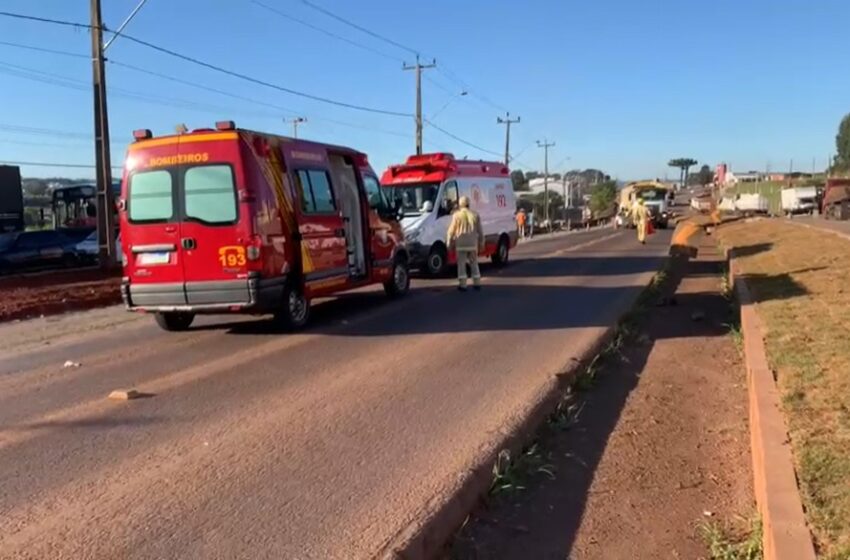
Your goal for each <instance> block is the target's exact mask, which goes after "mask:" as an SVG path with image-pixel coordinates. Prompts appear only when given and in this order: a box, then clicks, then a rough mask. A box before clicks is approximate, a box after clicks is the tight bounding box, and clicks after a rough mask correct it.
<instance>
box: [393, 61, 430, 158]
mask: <svg viewBox="0 0 850 560" xmlns="http://www.w3.org/2000/svg"><path fill="white" fill-rule="evenodd" d="M436 66H437V61H436V60H433V61H432V62H431V64H420V63H419V55H416V64H411V65H408V64H404V65H403V66H402V67H401V69H402V70H415V71H416V155H421V154H422V71H423V70H427V69H429V68H435V67H436Z"/></svg>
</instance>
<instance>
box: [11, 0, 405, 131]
mask: <svg viewBox="0 0 850 560" xmlns="http://www.w3.org/2000/svg"><path fill="white" fill-rule="evenodd" d="M305 1H306V0H305ZM0 16H6V17H11V18H17V19H23V20H29V21H38V22H42V23H52V24H56V25H65V26H71V27H79V28H86V29H91V28H92V26H91V25H87V24H80V23H75V22H70V21H63V20H56V19H50V18H41V17H35V16H27V15H23V14H15V13H11V12H5V11H0ZM122 37H124V39H125V40H127V41H131V42H133V43H136V44H137V45H142V46H144V47H147V48H149V49H151V50H155V51H157V52H160V53H162V54H167V55H169V56H171V57H174V58H178V59H180V60H183V61H185V62H190V63H192V64H195V65H198V66H202V67H204V68H207V69H209V70H213V71H215V72H219V73H221V74H225V75H228V76H232V77H234V78H239V79H241V80H245V81H247V82H251V83H254V84H257V85H261V86H264V87H268V88H271V89H275V90H278V91H282V92H285V93H289V94H291V95H296V96H299V97H304V98H306V99H312V100H313V101H319V102H321V103H327V104H329V105H336V106H338V107H345V108H347V109H353V110H357V111H365V112H368V113H377V114H382V115H390V116H394V117H411V116H412V115H411V114H410V113H402V112H400V111H390V110H386V109H377V108H374V107H366V106H363V105H357V104H354V103H347V102H345V101H338V100H336V99H331V98H328V97H323V96H320V95H314V94H311V93H306V92H303V91H298V90H295V89H292V88H288V87H285V86H281V85H278V84H273V83H271V82H267V81H265V80H261V79H259V78H254V77H252V76H248V75H247V74H242V73H240V72H236V71H233V70H228V69H226V68H223V67H221V66H216V65H215V64H211V63H209V62H205V61H203V60H200V59H198V58H194V57H191V56H188V55H185V54H181V53H179V52H176V51H173V50H171V49H167V48H165V47H161V46H159V45H156V44H154V43H151V42H149V41H145V40H143V39H139V38H137V37H133V36H131V35H127V34H124V35H122Z"/></svg>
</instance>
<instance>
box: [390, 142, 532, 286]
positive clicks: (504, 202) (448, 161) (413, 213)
mask: <svg viewBox="0 0 850 560" xmlns="http://www.w3.org/2000/svg"><path fill="white" fill-rule="evenodd" d="M381 187H382V188H383V189H384V193H385V194H386V195H387V197H388V198H390V199H391V200H393V201H394V202H395V204H394V205H395V206H397V207H399V208H400V209H401V210H402V211H403V212H404V217H403V218H402V221H401V225H402V230H403V231H404V237H405V241H406V242H407V250H408V254H409V255H410V262H411V266H412V267H418V268H423V269H425V270H426V271H427V272H428V273H429V274H433V275H439V274H442V273H444V272H445V270H446V268H447V267H448V266H449V264H451V263H454V262H455V256H454V255H453V254H452V253H451V251H449V248H448V247H446V243H445V240H446V230H447V229H448V227H449V223H450V222H451V214H452V212H453V211H454V210H455V209H456V208H457V203H458V199H459V198H460V197H461V196H467V197H469V200H470V207H471V208H472V210H474V211H475V212H477V213H478V215H479V216H480V217H481V225H482V227H483V229H484V236H485V249H484V252H483V255H482V256H487V257H490V258H491V259H492V261H493V263H494V264H496V265H504V264H506V263H507V262H508V256H509V254H510V250H511V249H512V248H513V247H515V246H516V243H517V230H516V221H515V217H514V212H515V210H516V199H515V195H514V189H513V184H512V183H511V173H510V170H509V169H508V167H507V166H506V165H505V164H503V163H500V162H494V161H469V160H460V159H456V158H455V157H454V156H453V155H452V154H448V153H435V154H422V155H418V156H410V157H408V158H407V161H406V162H405V163H402V164H399V165H391V166H390V167H389V168H387V170H386V171H384V174H383V176H382V177H381Z"/></svg>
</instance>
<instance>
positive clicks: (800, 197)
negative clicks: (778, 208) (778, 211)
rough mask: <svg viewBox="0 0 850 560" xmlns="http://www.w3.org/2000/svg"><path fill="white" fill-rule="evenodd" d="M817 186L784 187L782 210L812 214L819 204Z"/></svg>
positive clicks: (787, 213)
mask: <svg viewBox="0 0 850 560" xmlns="http://www.w3.org/2000/svg"><path fill="white" fill-rule="evenodd" d="M817 201H818V189H817V187H791V188H787V189H782V212H783V213H784V214H785V215H786V216H791V215H792V214H812V213H814V211H815V209H817V206H818V202H817Z"/></svg>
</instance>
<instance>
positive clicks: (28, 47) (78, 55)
mask: <svg viewBox="0 0 850 560" xmlns="http://www.w3.org/2000/svg"><path fill="white" fill-rule="evenodd" d="M0 45H4V46H7V47H15V48H18V49H26V50H30V51H38V52H45V53H50V54H58V55H62V56H72V57H75V58H85V59H91V56H89V55H87V54H82V53H75V52H71V51H60V50H57V49H45V48H42V47H34V46H32V45H24V44H21V43H10V42H9V41H0Z"/></svg>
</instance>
